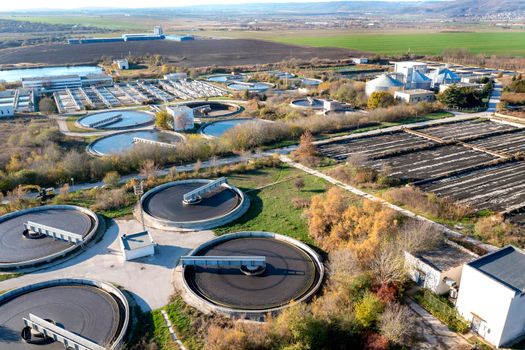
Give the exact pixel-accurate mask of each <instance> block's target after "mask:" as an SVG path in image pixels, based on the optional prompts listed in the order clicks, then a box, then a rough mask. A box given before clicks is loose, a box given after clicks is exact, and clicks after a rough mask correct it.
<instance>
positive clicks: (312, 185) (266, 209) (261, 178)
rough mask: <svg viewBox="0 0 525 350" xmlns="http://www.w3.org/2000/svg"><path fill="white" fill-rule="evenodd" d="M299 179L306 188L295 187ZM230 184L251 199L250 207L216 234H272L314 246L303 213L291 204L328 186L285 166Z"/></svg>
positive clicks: (235, 176)
mask: <svg viewBox="0 0 525 350" xmlns="http://www.w3.org/2000/svg"><path fill="white" fill-rule="evenodd" d="M298 177H301V178H302V179H303V181H304V184H305V187H304V188H303V189H301V190H299V189H297V188H296V187H295V185H294V182H295V179H297V178H298ZM228 181H229V182H230V183H232V184H233V185H235V186H237V187H239V188H241V189H242V190H243V191H245V193H246V194H247V195H248V196H249V197H250V199H251V205H250V209H249V210H248V212H247V213H246V214H245V215H244V216H243V217H242V218H240V219H239V220H237V221H235V222H233V223H232V224H229V225H226V226H224V227H220V228H218V229H216V230H215V232H216V233H217V234H219V235H221V234H225V233H230V232H236V231H270V232H275V233H280V234H283V235H287V236H290V237H294V238H297V239H299V240H301V241H303V242H305V243H309V244H311V243H313V241H312V239H311V238H310V237H309V236H308V227H307V222H306V219H305V218H304V217H303V209H302V208H295V207H294V206H293V205H292V200H293V199H294V198H310V197H312V196H314V195H316V194H319V193H322V192H324V191H325V190H326V189H327V183H326V182H324V181H323V180H321V179H319V178H317V177H314V176H311V175H307V174H305V173H303V172H301V171H300V170H297V169H295V168H290V167H288V166H285V165H282V166H279V167H276V168H265V169H259V170H254V171H251V172H247V173H244V174H232V175H229V176H228ZM265 186H266V187H265ZM257 188H260V189H257Z"/></svg>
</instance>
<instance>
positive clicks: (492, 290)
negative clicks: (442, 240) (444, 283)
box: [456, 246, 525, 347]
mask: <svg viewBox="0 0 525 350" xmlns="http://www.w3.org/2000/svg"><path fill="white" fill-rule="evenodd" d="M524 271H525V252H523V251H522V250H520V249H518V248H516V247H513V246H507V247H504V248H502V249H499V250H497V251H494V252H492V253H489V254H487V255H484V256H482V257H480V258H479V259H476V260H474V261H472V262H470V263H468V264H466V265H465V266H464V267H463V273H462V277H461V288H460V289H459V296H458V300H457V303H456V307H457V309H458V311H459V313H460V314H461V315H462V316H463V317H464V318H465V319H466V320H468V321H470V322H471V324H472V326H471V328H472V330H473V331H474V332H476V333H478V334H479V335H480V336H481V337H483V338H484V339H485V340H487V341H488V342H490V343H491V344H493V345H495V346H496V347H508V346H510V345H512V344H513V343H514V342H516V341H517V340H519V339H521V338H522V337H523V336H524V335H525V273H524Z"/></svg>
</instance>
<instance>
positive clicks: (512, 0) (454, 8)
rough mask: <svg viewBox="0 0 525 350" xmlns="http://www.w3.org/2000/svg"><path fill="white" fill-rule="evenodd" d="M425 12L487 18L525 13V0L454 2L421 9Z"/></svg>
mask: <svg viewBox="0 0 525 350" xmlns="http://www.w3.org/2000/svg"><path fill="white" fill-rule="evenodd" d="M420 9H421V10H422V11H424V12H430V13H441V14H447V15H450V16H465V17H471V16H486V15H490V14H497V13H502V12H516V11H525V0H454V1H450V2H446V3H432V4H426V5H423V6H421V7H420Z"/></svg>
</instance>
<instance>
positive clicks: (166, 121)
mask: <svg viewBox="0 0 525 350" xmlns="http://www.w3.org/2000/svg"><path fill="white" fill-rule="evenodd" d="M171 119H172V118H171V114H169V113H168V111H166V110H161V111H158V112H157V113H155V126H156V127H157V128H159V129H163V130H168V129H171V127H170V124H171V123H170V122H171Z"/></svg>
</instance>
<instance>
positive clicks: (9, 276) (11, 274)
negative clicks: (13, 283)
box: [0, 273, 22, 294]
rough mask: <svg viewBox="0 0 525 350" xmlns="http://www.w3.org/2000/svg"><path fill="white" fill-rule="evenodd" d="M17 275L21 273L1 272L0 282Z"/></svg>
mask: <svg viewBox="0 0 525 350" xmlns="http://www.w3.org/2000/svg"><path fill="white" fill-rule="evenodd" d="M19 276H22V274H21V273H1V274H0V282H1V281H5V280H8V279H10V278H16V277H19ZM0 294H2V293H0Z"/></svg>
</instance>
